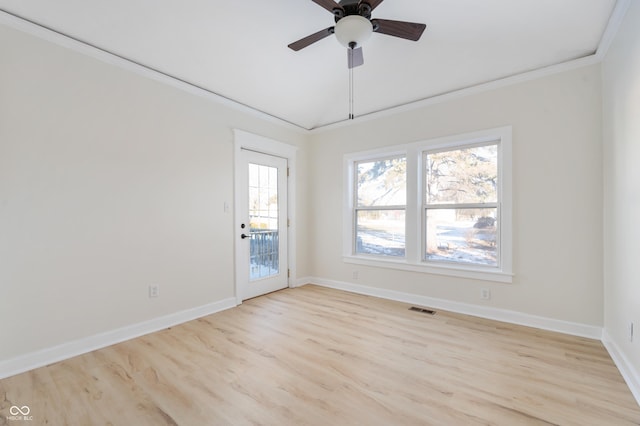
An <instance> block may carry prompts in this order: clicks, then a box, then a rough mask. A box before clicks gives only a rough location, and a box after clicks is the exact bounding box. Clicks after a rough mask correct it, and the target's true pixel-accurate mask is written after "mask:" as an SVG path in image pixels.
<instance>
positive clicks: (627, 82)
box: [603, 1, 640, 398]
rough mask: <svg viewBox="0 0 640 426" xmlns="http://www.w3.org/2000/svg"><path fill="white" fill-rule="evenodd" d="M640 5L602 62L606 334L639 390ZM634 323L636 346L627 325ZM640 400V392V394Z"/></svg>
mask: <svg viewBox="0 0 640 426" xmlns="http://www.w3.org/2000/svg"><path fill="white" fill-rule="evenodd" d="M638 22H640V2H636V1H633V2H631V6H630V8H629V10H628V12H627V15H626V17H625V20H624V22H623V25H622V27H621V29H620V31H619V32H618V35H617V37H616V39H615V41H614V42H613V44H612V46H611V48H610V50H609V52H608V54H607V57H606V59H605V61H604V64H603V99H604V102H603V112H604V147H605V150H604V158H605V160H604V171H605V174H604V176H605V179H604V182H605V197H604V212H605V214H604V232H605V257H604V259H605V260H604V270H605V292H604V309H605V323H604V325H605V330H606V333H607V334H608V336H609V338H610V339H612V340H613V342H614V343H615V344H616V345H617V347H618V349H619V350H620V351H621V352H622V354H623V356H625V357H626V360H627V362H628V363H630V366H631V368H633V369H635V375H634V376H635V386H636V392H640V262H639V260H640V259H639V254H640V27H639V26H638ZM631 322H633V323H634V325H635V338H634V342H633V343H632V342H630V341H629V337H628V327H629V324H630V323H631ZM637 397H638V398H640V394H637Z"/></svg>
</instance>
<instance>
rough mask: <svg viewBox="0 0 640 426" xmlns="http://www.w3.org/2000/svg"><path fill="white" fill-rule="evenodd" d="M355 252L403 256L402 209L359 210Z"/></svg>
mask: <svg viewBox="0 0 640 426" xmlns="http://www.w3.org/2000/svg"><path fill="white" fill-rule="evenodd" d="M356 221H357V223H356V253H359V254H363V253H364V254H375V255H383V256H399V257H404V232H405V231H404V229H405V228H404V210H364V211H363V210H361V211H358V213H357V215H356Z"/></svg>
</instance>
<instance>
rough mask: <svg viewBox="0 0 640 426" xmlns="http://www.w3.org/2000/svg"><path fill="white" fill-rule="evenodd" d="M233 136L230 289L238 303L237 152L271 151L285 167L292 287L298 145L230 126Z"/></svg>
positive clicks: (239, 168) (239, 164) (239, 163)
mask: <svg viewBox="0 0 640 426" xmlns="http://www.w3.org/2000/svg"><path fill="white" fill-rule="evenodd" d="M233 136H234V179H233V181H234V183H233V189H234V194H233V199H234V209H233V211H234V213H233V215H234V219H233V242H234V253H235V256H234V266H235V269H234V277H235V278H234V293H235V297H236V303H237V304H238V305H240V304H242V294H241V292H240V286H241V284H240V282H239V276H240V275H241V274H239V273H238V271H239V268H241V267H244V266H246V265H242V245H241V244H240V241H241V239H240V234H242V232H241V229H240V224H241V219H240V218H238V214H237V211H238V206H239V205H240V203H241V202H243V201H242V200H240V194H241V193H242V188H240V181H241V179H238V176H239V173H241V171H242V170H243V168H242V156H241V155H240V152H241V151H242V150H243V149H247V150H250V151H256V152H259V153H261V154H267V155H273V156H275V157H281V158H285V159H286V160H287V165H288V169H289V178H288V179H287V206H286V208H287V217H288V219H289V227H288V232H287V264H288V269H289V276H288V278H287V285H288V286H289V287H293V286H294V283H295V277H296V209H295V206H296V198H295V196H296V154H297V151H298V148H297V147H296V146H293V145H289V144H286V143H283V142H278V141H276V140H273V139H269V138H266V137H264V136H260V135H256V134H253V133H249V132H246V131H244V130H240V129H233Z"/></svg>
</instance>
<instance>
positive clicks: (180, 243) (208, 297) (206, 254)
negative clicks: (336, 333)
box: [0, 26, 309, 361]
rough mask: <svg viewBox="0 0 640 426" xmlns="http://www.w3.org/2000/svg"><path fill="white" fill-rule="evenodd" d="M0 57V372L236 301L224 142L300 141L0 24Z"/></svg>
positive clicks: (228, 150)
mask: <svg viewBox="0 0 640 426" xmlns="http://www.w3.org/2000/svg"><path fill="white" fill-rule="evenodd" d="M0 58H2V59H0V61H1V62H2V65H1V66H0V336H1V339H0V340H1V342H0V361H2V360H6V359H10V358H12V357H16V356H19V355H23V354H25V353H29V352H32V351H35V350H38V349H41V348H47V347H51V346H54V345H58V344H61V343H65V342H68V341H71V340H74V339H79V338H83V337H86V336H91V335H94V334H96V333H99V332H103V331H108V330H113V329H116V328H118V327H122V326H126V325H130V324H134V323H137V322H141V321H145V320H149V319H152V318H156V317H159V316H162V315H166V314H170V313H173V312H177V311H180V310H184V309H189V308H194V307H199V306H202V305H205V304H208V303H212V302H216V301H220V300H223V299H226V298H229V297H232V296H233V295H234V270H233V265H234V258H233V245H234V241H235V233H234V232H233V208H231V209H230V211H229V212H225V211H224V208H223V207H224V202H228V203H229V204H230V205H231V207H233V132H232V129H233V128H240V129H243V130H246V131H250V132H253V133H257V134H260V135H263V136H266V137H269V138H272V139H276V140H279V141H282V142H286V143H291V144H297V145H298V146H301V147H303V146H304V143H303V142H304V141H305V139H306V135H304V134H302V133H300V132H296V131H293V130H288V129H287V128H286V127H285V126H281V125H277V124H273V123H271V122H270V121H268V120H262V119H260V118H257V117H256V115H254V114H248V113H244V112H242V111H240V110H238V109H237V108H234V109H231V108H229V107H227V106H223V105H222V104H220V103H215V102H212V101H211V100H207V99H205V98H204V97H199V96H195V95H192V94H187V93H185V92H184V91H181V90H179V89H176V88H173V87H170V86H168V85H165V84H161V83H159V82H156V81H153V80H150V79H148V78H145V77H142V76H140V75H137V74H136V73H132V72H130V71H126V70H123V69H121V68H119V67H116V66H113V65H109V64H106V63H104V62H101V61H99V60H97V59H92V58H90V57H87V56H85V55H82V54H80V53H76V52H74V51H71V50H69V49H66V48H62V47H60V46H58V45H55V44H53V43H50V42H47V41H44V40H42V39H39V38H36V37H33V36H30V35H27V34H25V33H22V32H19V31H16V30H13V29H10V28H8V27H4V26H0ZM299 152H300V158H299V160H300V161H299V164H298V171H299V176H300V180H299V182H298V189H299V196H298V207H299V211H298V218H299V220H298V225H299V230H298V238H299V242H298V244H297V247H298V259H299V260H298V264H297V269H298V273H299V274H302V275H308V273H309V271H308V267H307V264H306V258H307V256H306V241H307V240H308V235H306V234H305V232H304V230H305V228H306V226H305V217H306V214H305V212H306V207H305V206H306V205H307V200H306V198H305V194H306V191H305V185H306V183H305V182H306V181H307V178H306V176H305V173H306V172H305V170H306V167H305V164H306V153H305V152H304V148H301V149H300V150H299ZM150 284H158V285H159V286H160V297H159V298H158V299H153V300H150V299H149V298H148V286H149V285H150Z"/></svg>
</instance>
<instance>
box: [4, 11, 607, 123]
mask: <svg viewBox="0 0 640 426" xmlns="http://www.w3.org/2000/svg"><path fill="white" fill-rule="evenodd" d="M615 3H616V0H588V1H585V0H482V1H479V0H414V1H412V0H385V1H384V2H383V3H382V4H381V5H380V6H379V7H378V8H377V9H376V10H375V11H374V12H373V18H384V19H395V20H406V21H413V22H422V23H425V24H427V29H426V31H425V32H424V34H423V36H422V38H421V39H420V41H418V42H412V41H407V40H403V39H399V38H395V37H389V36H386V35H381V34H375V33H374V34H373V36H372V37H371V38H370V39H369V41H368V42H367V43H366V44H365V46H364V59H365V64H364V65H363V66H361V67H358V68H355V70H354V80H355V86H354V87H355V113H356V115H364V114H367V113H371V112H376V111H380V110H385V109H389V108H392V107H395V106H399V105H403V104H407V103H411V102H414V101H418V100H422V99H427V98H430V97H433V96H436V95H440V94H444V93H447V92H451V91H454V90H457V89H462V88H465V87H470V86H474V85H478V84H482V83H485V82H489V81H494V80H497V79H500V78H504V77H507V76H511V75H516V74H520V73H523V72H527V71H531V70H535V69H539V68H542V67H546V66H549V65H554V64H558V63H563V62H566V61H570V60H572V59H576V58H580V57H584V56H589V55H592V54H593V53H594V52H595V51H596V49H597V48H598V44H599V43H600V40H601V38H602V36H603V33H604V31H605V29H606V26H607V22H608V20H609V17H610V16H611V14H612V12H613V9H614V7H615ZM0 9H2V10H3V11H5V12H8V13H10V14H13V15H16V16H19V17H22V18H24V19H27V20H29V21H32V22H35V23H38V24H40V25H43V26H45V27H47V28H50V29H53V30H55V31H57V32H60V33H63V34H65V35H68V36H71V37H73V38H75V39H78V40H81V41H84V42H86V43H88V44H91V45H93V46H96V47H99V48H101V49H104V50H106V51H109V52H111V53H114V54H116V55H119V56H121V57H124V58H127V59H130V60H132V61H134V62H136V63H139V64H142V65H145V66H147V67H149V68H152V69H154V70H157V71H160V72H163V73H166V74H168V75H170V76H173V77H176V78H178V79H181V80H184V81H186V82H189V83H191V84H193V85H196V86H199V87H201V88H204V89H206V90H208V91H211V92H213V93H216V94H218V95H221V96H224V97H227V98H229V99H232V100H234V101H236V102H239V103H241V104H245V105H248V106H250V107H252V108H254V109H257V110H259V111H262V112H265V113H267V114H270V115H272V116H275V117H278V118H280V119H282V120H285V121H288V122H291V123H294V124H295V125H297V126H300V127H303V128H306V129H311V128H317V127H321V126H324V125H327V124H331V123H335V122H339V121H343V120H346V119H347V117H348V111H349V108H348V107H349V105H348V77H349V73H348V69H347V56H346V52H345V49H344V48H343V47H342V46H341V45H339V44H338V42H337V41H336V40H335V38H334V36H330V37H328V38H326V39H324V40H321V41H319V42H317V43H315V44H313V45H311V46H309V47H307V48H305V49H303V50H301V51H299V52H294V51H292V50H290V49H289V48H287V45H288V44H289V43H291V42H293V41H296V40H298V39H300V38H302V37H304V36H306V35H309V34H311V33H314V32H316V31H318V30H321V29H323V28H326V27H329V26H331V25H333V23H334V21H333V16H332V15H331V14H330V13H329V12H327V11H326V10H325V9H323V8H322V7H320V6H318V5H317V4H315V3H313V2H312V1H311V0H268V1H267V0H244V1H232V0H227V1H221V0H181V1H179V2H176V1H169V0H110V1H103V0H56V1H52V0H0Z"/></svg>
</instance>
